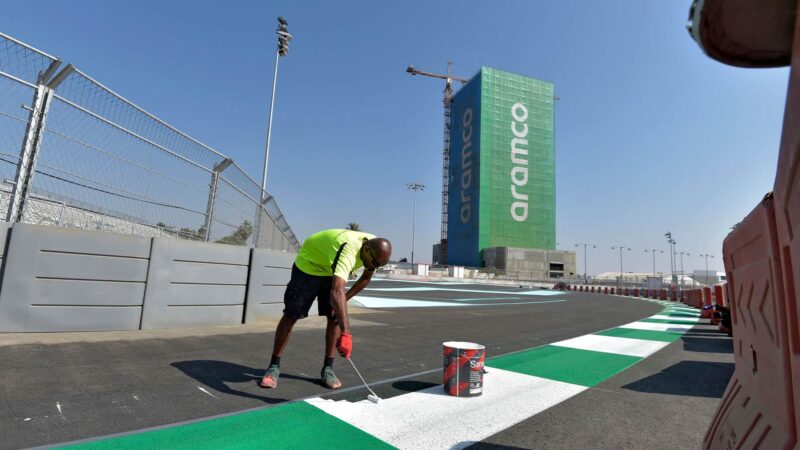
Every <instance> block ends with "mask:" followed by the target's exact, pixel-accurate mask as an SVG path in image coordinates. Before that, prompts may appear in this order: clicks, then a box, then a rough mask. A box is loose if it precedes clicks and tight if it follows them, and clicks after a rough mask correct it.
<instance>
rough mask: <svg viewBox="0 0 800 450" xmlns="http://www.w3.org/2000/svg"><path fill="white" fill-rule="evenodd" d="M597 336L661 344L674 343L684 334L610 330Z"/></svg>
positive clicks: (631, 329) (623, 329)
mask: <svg viewBox="0 0 800 450" xmlns="http://www.w3.org/2000/svg"><path fill="white" fill-rule="evenodd" d="M595 334H599V335H600V336H613V337H622V338H629V339H642V340H645V341H661V342H672V341H675V340H678V339H680V337H681V335H683V333H678V332H674V331H652V330H634V329H633V328H612V329H610V330H605V331H601V332H599V333H595Z"/></svg>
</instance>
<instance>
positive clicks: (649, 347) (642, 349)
mask: <svg viewBox="0 0 800 450" xmlns="http://www.w3.org/2000/svg"><path fill="white" fill-rule="evenodd" d="M550 345H556V346H559V347H569V348H577V349H580V350H591V351H594V352H605V353H617V354H620V355H628V356H638V357H640V358H646V357H648V356H650V355H652V354H653V353H655V352H657V351H659V350H661V349H662V348H664V347H666V346H667V345H669V342H659V341H643V340H641V339H630V338H624V337H614V336H602V335H596V334H587V335H586V336H580V337H576V338H573V339H567V340H565V341H559V342H554V343H552V344H550Z"/></svg>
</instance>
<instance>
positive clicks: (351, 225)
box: [347, 222, 361, 231]
mask: <svg viewBox="0 0 800 450" xmlns="http://www.w3.org/2000/svg"><path fill="white" fill-rule="evenodd" d="M347 229H348V230H353V231H361V226H359V225H358V224H357V223H355V222H350V223H348V224H347Z"/></svg>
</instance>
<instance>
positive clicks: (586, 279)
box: [575, 244, 597, 284]
mask: <svg viewBox="0 0 800 450" xmlns="http://www.w3.org/2000/svg"><path fill="white" fill-rule="evenodd" d="M581 245H582V246H583V284H589V276H588V275H586V272H588V270H587V269H586V266H588V264H587V262H586V247H589V246H591V247H592V248H597V246H596V245H594V244H575V247H580V246H581Z"/></svg>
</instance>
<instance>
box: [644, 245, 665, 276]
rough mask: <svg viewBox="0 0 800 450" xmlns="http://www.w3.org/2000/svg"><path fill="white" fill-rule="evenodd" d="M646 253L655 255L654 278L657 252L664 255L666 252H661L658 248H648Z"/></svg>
mask: <svg viewBox="0 0 800 450" xmlns="http://www.w3.org/2000/svg"><path fill="white" fill-rule="evenodd" d="M644 252H645V253H648V252H649V253H652V254H653V276H656V252H661V253H664V250H659V249H657V248H648V249H646V250H645V251H644Z"/></svg>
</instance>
